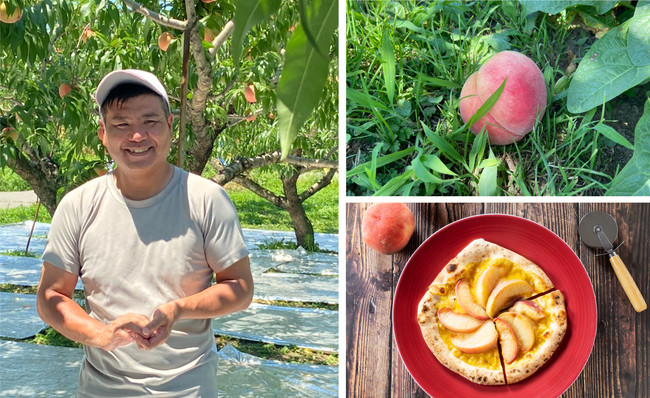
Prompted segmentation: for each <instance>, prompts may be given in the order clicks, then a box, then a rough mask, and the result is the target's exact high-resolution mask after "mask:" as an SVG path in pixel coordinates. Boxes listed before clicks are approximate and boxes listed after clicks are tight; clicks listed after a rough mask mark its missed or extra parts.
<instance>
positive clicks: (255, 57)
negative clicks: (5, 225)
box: [0, 0, 338, 244]
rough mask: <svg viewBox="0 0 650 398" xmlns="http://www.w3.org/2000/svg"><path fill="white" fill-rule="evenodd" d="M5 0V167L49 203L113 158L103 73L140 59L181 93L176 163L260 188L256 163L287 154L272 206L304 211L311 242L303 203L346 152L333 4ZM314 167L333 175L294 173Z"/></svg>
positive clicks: (1, 148) (175, 101) (298, 221)
mask: <svg viewBox="0 0 650 398" xmlns="http://www.w3.org/2000/svg"><path fill="white" fill-rule="evenodd" d="M2 3H3V4H4V5H5V9H6V10H7V13H10V12H14V11H16V10H19V11H20V14H21V17H20V19H18V20H16V21H13V20H12V21H9V22H10V23H6V22H4V21H3V22H0V63H1V66H2V71H1V72H0V131H1V133H0V167H10V168H12V169H14V170H15V172H16V173H17V174H18V175H20V176H21V177H22V178H23V179H24V180H25V181H27V183H28V184H29V185H30V186H31V187H32V189H33V190H34V191H35V192H36V194H37V195H38V196H39V198H40V200H41V202H42V203H43V205H44V206H45V207H46V208H47V210H48V211H49V212H50V213H51V214H52V213H53V212H54V210H55V209H56V205H57V201H58V200H59V199H60V197H61V196H62V195H63V194H64V193H65V192H67V191H68V190H70V189H72V188H74V187H75V186H78V185H79V184H81V183H83V182H85V181H87V180H88V179H90V178H93V177H95V176H96V175H97V174H101V173H103V170H102V169H103V168H105V165H106V164H107V162H109V161H110V159H108V158H107V153H106V152H105V151H104V149H103V147H102V146H101V143H100V142H99V140H98V138H97V135H96V130H97V127H98V122H97V120H98V112H97V107H96V105H95V103H94V101H93V94H94V90H95V88H96V86H97V84H98V82H99V80H101V78H102V77H103V76H104V75H105V74H106V73H108V72H109V71H111V70H114V69H120V68H139V69H145V70H150V71H152V72H153V73H154V74H156V75H157V76H158V77H159V78H160V79H161V81H162V82H163V84H164V85H165V86H166V87H167V90H168V92H169V95H170V100H171V104H172V112H173V113H174V116H175V131H176V132H177V137H176V139H175V142H174V144H173V148H172V151H171V152H172V153H171V154H170V161H172V162H174V163H177V164H179V165H182V166H183V167H184V168H186V169H188V170H190V171H192V172H195V173H199V174H200V173H202V172H203V170H204V168H205V167H206V165H207V164H208V162H212V163H213V164H214V165H216V168H217V170H218V174H217V175H216V176H215V177H214V180H215V182H217V183H220V184H225V183H226V182H228V181H232V180H233V179H238V181H239V182H240V183H241V184H243V185H244V186H247V185H246V184H247V183H248V186H250V187H254V181H253V179H252V178H253V177H251V176H250V175H249V174H248V172H249V171H250V170H251V169H253V168H259V167H273V166H270V165H276V167H275V168H274V169H273V170H274V171H276V172H277V173H278V176H279V178H283V179H284V180H286V181H287V183H286V184H285V185H284V186H285V192H284V195H277V200H276V201H275V202H274V203H275V204H276V205H278V206H281V207H282V208H284V209H287V210H289V211H290V214H291V212H293V213H294V214H291V216H292V220H293V222H294V225H301V228H300V230H301V231H304V232H301V235H300V236H297V237H298V241H299V244H300V243H304V242H307V243H309V242H313V231H310V228H309V227H310V223H309V220H307V219H306V215H305V214H304V210H303V209H302V202H303V201H304V200H306V199H307V198H308V197H310V196H311V195H313V194H314V193H316V192H318V190H319V189H321V188H322V187H324V186H326V185H327V184H329V182H330V181H331V179H332V176H333V174H334V173H335V170H336V168H337V158H338V154H337V151H336V150H333V148H336V147H337V139H336V133H335V132H336V109H337V96H336V73H337V70H336V40H335V37H336V35H335V29H336V26H337V14H338V10H337V6H336V3H335V2H329V1H325V0H311V1H308V0H295V1H288V2H287V1H285V2H281V1H279V0H258V1H246V0H239V1H237V0H229V1H219V2H210V1H207V0H206V1H205V2H194V1H190V0H185V1H182V0H175V1H171V2H165V3H160V2H155V1H151V0H149V1H140V2H136V1H133V0H124V1H88V0H83V1H77V2H72V1H68V0H46V1H40V2H36V1H29V0H28V1H23V0H9V1H3V2H2ZM11 15H13V14H11ZM14 19H15V18H14ZM311 169H324V170H325V171H324V172H323V173H322V174H323V178H322V180H321V181H319V183H317V184H315V186H313V187H311V188H310V189H309V190H308V191H305V192H301V193H298V192H297V189H296V186H295V184H294V182H295V181H294V180H296V179H297V178H294V176H295V175H300V173H302V172H304V171H306V170H311ZM287 176H290V178H289V177H287ZM284 180H283V181H284ZM249 182H252V183H249ZM287 191H288V192H287ZM254 192H256V190H254ZM260 192H263V191H260V190H257V193H258V194H259V193H260ZM267 199H269V198H268V197H267ZM310 234H311V236H309V235H310Z"/></svg>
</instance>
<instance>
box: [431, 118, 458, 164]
mask: <svg viewBox="0 0 650 398" xmlns="http://www.w3.org/2000/svg"><path fill="white" fill-rule="evenodd" d="M420 123H421V124H422V129H423V130H424V134H425V135H426V136H427V138H429V140H431V142H432V143H433V145H435V146H437V147H438V149H440V152H442V153H443V154H444V155H446V156H447V157H449V158H451V159H453V160H456V161H458V162H459V163H461V164H465V160H464V159H463V157H462V156H460V154H459V153H458V151H456V149H454V147H453V146H451V144H450V143H448V142H447V141H446V140H445V139H444V138H442V137H441V136H439V135H438V134H436V133H434V132H433V131H431V129H430V128H429V127H428V126H427V125H426V124H424V122H423V121H420Z"/></svg>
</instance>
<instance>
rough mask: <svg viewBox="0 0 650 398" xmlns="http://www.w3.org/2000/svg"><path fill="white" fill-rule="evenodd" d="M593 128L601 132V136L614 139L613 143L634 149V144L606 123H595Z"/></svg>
mask: <svg viewBox="0 0 650 398" xmlns="http://www.w3.org/2000/svg"><path fill="white" fill-rule="evenodd" d="M594 129H595V130H596V131H598V132H599V133H600V134H602V135H603V136H605V137H607V138H609V139H610V140H612V141H614V142H615V143H617V144H619V145H622V146H624V147H626V148H627V149H631V150H634V145H632V144H631V143H630V141H628V140H626V139H625V137H623V136H622V135H621V134H620V133H619V132H618V131H616V130H614V129H613V128H611V127H609V126H608V125H606V124H603V123H598V124H597V125H595V126H594Z"/></svg>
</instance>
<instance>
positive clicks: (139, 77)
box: [95, 69, 169, 109]
mask: <svg viewBox="0 0 650 398" xmlns="http://www.w3.org/2000/svg"><path fill="white" fill-rule="evenodd" d="M124 83H135V84H140V85H143V86H145V87H147V88H150V89H151V90H153V92H155V93H156V94H158V95H160V96H161V97H162V98H163V99H164V100H165V102H166V103H167V108H168V109H169V97H168V96H167V91H166V90H165V87H164V86H163V85H162V83H160V80H158V78H157V77H156V75H154V74H153V73H150V72H145V71H143V70H138V69H122V70H115V71H113V72H111V73H109V74H108V75H106V76H104V78H103V79H102V81H101V82H99V85H98V86H97V91H96V92H95V101H97V105H99V107H100V108H101V106H102V103H103V102H104V101H105V100H106V97H107V96H108V94H109V93H110V92H111V90H113V89H114V88H115V87H116V86H118V85H120V84H124Z"/></svg>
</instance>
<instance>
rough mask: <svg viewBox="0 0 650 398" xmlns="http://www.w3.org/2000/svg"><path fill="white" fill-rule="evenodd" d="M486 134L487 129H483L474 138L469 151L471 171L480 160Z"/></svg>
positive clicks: (485, 142)
mask: <svg viewBox="0 0 650 398" xmlns="http://www.w3.org/2000/svg"><path fill="white" fill-rule="evenodd" d="M487 136H488V135H487V130H486V129H483V130H482V131H481V132H480V133H479V134H477V135H476V138H474V142H473V143H472V150H471V151H470V152H469V171H473V170H474V166H475V165H476V164H477V163H480V162H481V160H482V158H483V153H484V152H485V146H486V145H487Z"/></svg>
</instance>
